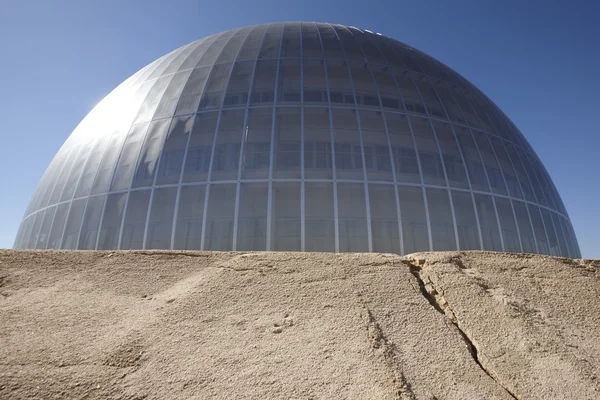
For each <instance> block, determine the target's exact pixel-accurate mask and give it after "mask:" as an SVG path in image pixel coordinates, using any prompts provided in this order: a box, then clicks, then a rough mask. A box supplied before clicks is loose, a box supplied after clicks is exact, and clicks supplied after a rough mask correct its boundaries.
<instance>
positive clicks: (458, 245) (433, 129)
mask: <svg viewBox="0 0 600 400" xmlns="http://www.w3.org/2000/svg"><path fill="white" fill-rule="evenodd" d="M423 76H424V77H425V79H427V76H426V75H423ZM408 78H409V79H410V80H411V81H412V82H413V85H415V89H417V93H418V94H419V98H420V99H421V103H423V107H424V108H425V112H426V113H427V122H429V127H430V128H431V132H432V133H433V140H434V141H435V144H436V147H437V149H438V155H439V157H440V161H441V162H442V171H444V178H445V179H446V192H447V193H448V199H449V201H450V212H451V213H452V224H453V229H454V242H455V243H454V244H455V245H456V249H457V250H460V243H459V241H458V228H457V223H456V214H455V212H454V202H453V201H452V194H451V193H450V180H449V179H448V174H447V172H446V164H445V162H444V155H443V154H442V148H441V147H440V142H439V141H438V138H437V134H436V133H435V128H434V126H433V123H432V122H431V114H430V113H429V109H428V108H427V103H425V98H424V97H423V95H422V94H421V89H419V86H417V84H416V82H415V81H414V79H413V78H412V77H411V76H410V75H408ZM432 87H433V85H432ZM423 184H425V182H423Z"/></svg>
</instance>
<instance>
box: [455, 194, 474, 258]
mask: <svg viewBox="0 0 600 400" xmlns="http://www.w3.org/2000/svg"><path fill="white" fill-rule="evenodd" d="M452 203H453V205H454V214H455V215H456V230H457V231H458V244H459V246H460V249H461V250H480V249H481V244H480V242H479V231H478V229H477V220H476V219H475V212H474V211H473V210H474V209H473V199H472V198H471V194H470V193H465V192H457V191H452Z"/></svg>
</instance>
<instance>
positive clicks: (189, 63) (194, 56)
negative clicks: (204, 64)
mask: <svg viewBox="0 0 600 400" xmlns="http://www.w3.org/2000/svg"><path fill="white" fill-rule="evenodd" d="M216 36H218V35H213V36H210V37H208V38H206V39H203V40H202V39H201V40H199V42H201V43H200V44H199V45H198V47H196V48H195V49H194V50H192V52H191V53H190V55H189V56H188V57H187V58H186V59H185V60H184V61H183V63H181V66H180V67H179V70H180V71H183V70H186V69H190V68H194V67H196V66H197V65H198V62H199V61H200V60H201V59H202V57H203V56H204V54H205V53H206V51H207V49H208V48H209V47H210V46H211V45H212V44H213V43H214V40H215V39H216Z"/></svg>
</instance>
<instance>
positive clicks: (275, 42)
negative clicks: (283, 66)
mask: <svg viewBox="0 0 600 400" xmlns="http://www.w3.org/2000/svg"><path fill="white" fill-rule="evenodd" d="M283 26H284V24H272V25H271V26H269V28H268V29H267V32H266V33H265V37H264V39H263V42H262V47H261V49H260V52H259V53H258V58H277V57H278V55H279V48H280V47H281V46H280V44H281V33H282V31H283Z"/></svg>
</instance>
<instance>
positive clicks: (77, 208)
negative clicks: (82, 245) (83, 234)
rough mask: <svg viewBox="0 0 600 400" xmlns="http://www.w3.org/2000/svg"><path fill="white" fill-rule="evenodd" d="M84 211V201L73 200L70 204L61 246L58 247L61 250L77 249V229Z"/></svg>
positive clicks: (79, 226)
mask: <svg viewBox="0 0 600 400" xmlns="http://www.w3.org/2000/svg"><path fill="white" fill-rule="evenodd" d="M84 209H85V199H79V200H75V201H73V203H72V204H71V209H70V210H69V216H68V217H67V223H66V225H65V233H64V235H63V239H62V246H60V247H61V249H69V250H72V249H76V248H77V238H78V237H79V229H80V228H81V219H82V218H83V211H84Z"/></svg>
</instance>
